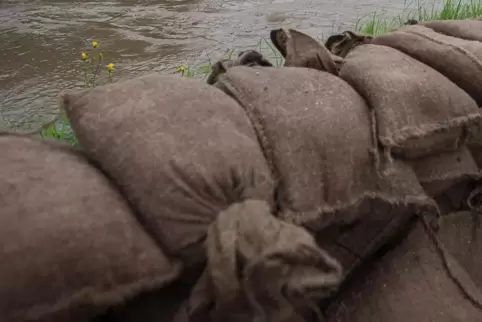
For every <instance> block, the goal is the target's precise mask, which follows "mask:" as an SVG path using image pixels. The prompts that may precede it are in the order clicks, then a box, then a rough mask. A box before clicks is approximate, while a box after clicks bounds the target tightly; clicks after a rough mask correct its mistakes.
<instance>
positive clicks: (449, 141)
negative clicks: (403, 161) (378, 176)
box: [340, 44, 480, 159]
mask: <svg viewBox="0 0 482 322" xmlns="http://www.w3.org/2000/svg"><path fill="white" fill-rule="evenodd" d="M340 77H342V78H343V79H344V80H346V81H347V82H348V83H349V84H350V85H352V86H353V87H354V88H355V89H356V90H357V91H358V92H359V93H360V94H361V95H362V96H363V97H364V98H365V99H366V100H367V102H368V104H369V106H370V107H371V108H372V109H373V110H374V113H375V119H376V132H377V137H378V140H379V141H380V143H381V144H382V145H383V146H384V147H385V148H386V149H387V150H388V152H392V153H393V154H394V155H396V156H401V157H404V158H412V159H413V158H418V157H423V156H428V155H431V154H436V153H439V152H443V151H453V150H454V149H456V148H457V147H458V146H460V145H461V144H462V143H463V142H464V141H463V140H464V139H465V137H466V131H467V130H468V129H469V128H471V127H477V126H478V124H477V122H478V121H479V120H480V114H479V111H478V108H477V105H476V103H475V102H474V100H473V99H471V97H470V96H469V95H468V94H467V93H465V92H464V91H463V90H461V89H460V88H459V87H458V86H457V85H455V84H454V83H452V82H451V81H450V80H449V79H447V78H446V77H445V76H443V75H442V74H440V73H439V72H437V71H436V70H434V69H432V68H431V67H429V66H427V65H425V64H423V63H421V62H419V61H417V60H415V59H413V58H411V57H410V56H408V55H405V54H404V53H402V52H400V51H398V50H396V49H393V48H390V47H387V46H381V45H372V44H370V45H361V46H358V47H356V48H355V49H354V50H353V51H352V52H350V53H349V54H348V56H347V57H346V58H345V63H344V64H343V66H342V68H341V70H340Z"/></svg>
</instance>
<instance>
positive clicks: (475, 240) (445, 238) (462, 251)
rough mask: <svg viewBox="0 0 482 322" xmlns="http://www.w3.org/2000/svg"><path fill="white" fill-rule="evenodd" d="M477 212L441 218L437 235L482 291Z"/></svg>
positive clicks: (480, 229)
mask: <svg viewBox="0 0 482 322" xmlns="http://www.w3.org/2000/svg"><path fill="white" fill-rule="evenodd" d="M480 217H481V214H480V212H477V211H461V212H456V213H452V214H450V215H447V216H443V217H442V218H441V220H440V223H439V227H440V228H439V231H438V232H437V235H438V236H439V238H440V241H441V242H442V244H443V245H444V246H445V248H446V249H447V251H448V252H450V253H451V254H452V255H453V256H454V258H456V259H457V260H458V261H459V263H460V264H461V265H462V266H463V267H464V268H465V269H466V270H467V273H468V274H469V275H470V277H471V278H472V280H473V281H474V283H475V284H476V286H477V287H478V288H479V289H481V290H482V256H481V254H482V226H481V225H480V221H481V218H480Z"/></svg>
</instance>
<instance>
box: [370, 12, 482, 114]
mask: <svg viewBox="0 0 482 322" xmlns="http://www.w3.org/2000/svg"><path fill="white" fill-rule="evenodd" d="M465 24H469V25H479V30H480V28H481V27H482V22H478V21H470V20H462V21H452V24H451V28H453V29H456V28H457V26H459V29H465V27H464V26H463V25H465ZM435 25H437V24H435ZM472 32H475V30H472ZM452 34H453V35H454V36H447V35H444V34H442V33H438V32H436V31H434V30H433V29H430V28H428V26H422V25H414V26H407V27H404V28H401V29H398V30H396V31H394V32H390V33H387V34H383V35H380V36H378V37H376V38H375V39H374V40H373V44H377V45H384V46H389V47H392V48H395V49H397V50H399V51H401V52H403V53H405V54H407V55H409V56H411V57H413V58H414V59H416V60H418V61H420V62H422V63H424V64H426V65H428V66H430V67H432V68H433V69H435V70H437V71H438V72H440V73H441V74H443V75H444V76H446V77H447V78H448V79H450V81H452V82H453V83H455V84H456V85H457V86H459V87H460V88H461V89H463V90H464V91H465V92H467V93H468V94H469V95H470V96H471V97H472V98H473V99H474V100H475V101H476V102H477V103H478V105H479V106H481V105H482V92H481V91H480V88H481V87H482V42H480V41H475V40H465V39H462V38H463V35H461V36H458V35H457V33H456V32H453V33H452ZM460 34H463V32H462V30H460ZM458 37H460V38H458ZM480 37H481V38H482V36H480ZM457 99H459V97H454V100H457Z"/></svg>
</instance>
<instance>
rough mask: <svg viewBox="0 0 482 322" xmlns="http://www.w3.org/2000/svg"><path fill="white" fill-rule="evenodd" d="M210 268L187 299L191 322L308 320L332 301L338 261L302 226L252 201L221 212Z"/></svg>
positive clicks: (211, 239)
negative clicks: (321, 302) (319, 306)
mask: <svg viewBox="0 0 482 322" xmlns="http://www.w3.org/2000/svg"><path fill="white" fill-rule="evenodd" d="M206 248H207V253H208V264H207V267H206V271H205V273H204V275H203V276H202V278H201V279H200V280H199V283H198V284H197V285H196V287H195V288H194V289H193V292H192V293H191V298H190V301H189V308H190V311H189V312H188V314H189V316H190V318H191V319H190V321H196V322H200V321H212V322H224V321H230V322H245V321H259V320H263V321H266V322H283V321H285V322H295V321H299V322H304V321H306V320H305V318H306V317H307V316H310V314H311V313H313V310H314V311H316V310H317V306H316V304H315V301H317V300H319V299H323V298H328V297H330V296H331V295H332V294H333V292H334V291H336V290H337V288H338V285H339V283H340V279H341V276H342V268H341V266H340V265H339V263H338V262H337V261H336V260H335V259H333V258H332V257H331V256H330V255H328V254H327V253H326V252H325V251H323V250H321V249H320V248H319V247H318V246H317V245H316V243H315V240H314V239H313V237H312V236H311V235H310V234H309V233H308V232H307V231H306V230H305V229H303V228H301V227H299V226H295V225H293V224H289V223H286V222H284V221H281V220H279V219H277V218H276V217H274V216H273V215H272V214H271V213H270V209H269V207H268V204H267V203H266V202H264V201H257V200H249V201H245V202H243V203H238V204H234V205H232V206H231V207H229V208H228V209H226V210H225V211H223V212H221V213H220V214H219V216H218V218H217V220H216V222H215V223H214V224H213V226H211V227H210V229H209V233H208V238H207V240H206Z"/></svg>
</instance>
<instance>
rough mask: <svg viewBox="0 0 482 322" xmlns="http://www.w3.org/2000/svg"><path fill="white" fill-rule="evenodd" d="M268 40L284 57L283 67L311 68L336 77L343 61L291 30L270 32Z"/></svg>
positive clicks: (308, 38) (316, 43)
mask: <svg viewBox="0 0 482 322" xmlns="http://www.w3.org/2000/svg"><path fill="white" fill-rule="evenodd" d="M270 38H271V41H272V42H273V44H274V45H275V47H276V48H277V49H278V51H279V52H280V53H281V55H282V56H283V57H284V59H285V62H284V66H285V67H305V68H312V69H317V70H321V71H326V72H328V73H331V74H334V75H338V70H339V68H340V66H341V64H342V63H343V59H342V58H341V57H338V56H335V55H332V54H331V52H330V51H329V50H328V49H327V48H326V47H325V46H324V45H323V44H321V43H320V42H318V41H317V40H316V39H314V38H312V37H310V36H308V35H306V34H304V33H302V32H299V31H297V30H293V29H288V30H285V29H274V30H271V32H270Z"/></svg>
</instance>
